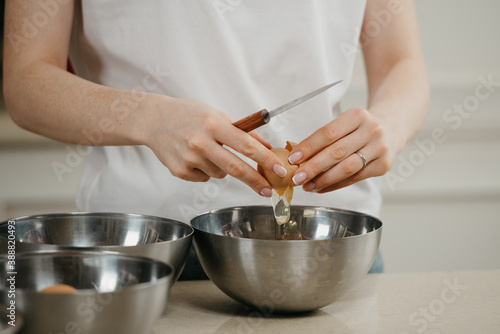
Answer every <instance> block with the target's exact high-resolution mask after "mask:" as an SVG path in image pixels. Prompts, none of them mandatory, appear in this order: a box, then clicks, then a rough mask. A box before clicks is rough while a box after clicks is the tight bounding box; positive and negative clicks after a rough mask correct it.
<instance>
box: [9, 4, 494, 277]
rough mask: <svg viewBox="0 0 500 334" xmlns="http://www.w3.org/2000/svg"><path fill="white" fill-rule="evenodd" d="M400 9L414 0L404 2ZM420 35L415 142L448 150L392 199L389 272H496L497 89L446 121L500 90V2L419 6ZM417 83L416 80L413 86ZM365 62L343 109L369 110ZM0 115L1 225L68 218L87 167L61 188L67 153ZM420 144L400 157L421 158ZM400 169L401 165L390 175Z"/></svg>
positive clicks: (388, 200) (388, 203)
mask: <svg viewBox="0 0 500 334" xmlns="http://www.w3.org/2000/svg"><path fill="white" fill-rule="evenodd" d="M402 1H403V3H404V2H405V1H408V0H402ZM415 4H416V6H417V10H418V18H419V23H420V31H421V36H422V41H423V46H424V53H425V58H426V63H427V67H428V72H429V77H430V81H431V86H432V101H431V106H430V111H429V116H428V118H427V120H426V123H425V125H424V127H423V129H422V131H421V132H420V134H419V135H418V137H417V138H419V139H420V140H421V141H422V140H425V139H428V138H431V137H430V133H431V132H432V130H433V129H435V128H438V127H439V128H442V129H444V130H445V131H446V133H447V136H448V137H447V140H446V141H445V142H444V143H440V144H437V145H436V147H435V150H434V151H433V152H432V153H430V154H428V155H427V154H425V153H424V159H423V160H422V163H421V165H418V166H415V168H414V170H413V171H411V172H408V173H407V174H408V175H407V174H404V175H405V176H404V178H403V179H404V182H402V183H397V184H395V185H394V187H393V188H394V189H391V187H390V186H389V183H388V182H387V181H383V185H384V194H385V203H384V207H383V213H382V220H383V222H384V233H383V238H382V239H383V240H382V250H383V252H384V256H385V260H386V269H387V271H388V272H401V271H430V270H461V269H492V268H496V269H499V268H500V242H498V241H497V236H498V235H500V177H499V176H498V173H499V172H500V112H499V106H500V88H499V89H498V91H496V92H495V93H494V94H493V95H492V96H491V97H490V98H489V99H487V100H485V101H482V102H481V104H480V106H479V107H478V108H477V110H475V111H474V112H473V113H471V116H470V117H469V118H467V119H463V122H462V124H461V126H460V127H458V129H456V130H453V129H452V128H451V125H452V124H450V123H447V122H445V121H444V120H443V114H444V113H445V111H446V110H447V109H448V108H450V107H452V106H453V104H454V103H462V102H463V101H464V99H466V98H467V97H468V96H470V95H473V94H474V90H475V87H476V85H477V84H478V77H479V76H483V77H487V76H488V75H490V74H491V75H493V77H494V79H495V81H497V82H498V81H500V40H499V37H498V33H499V32H500V20H498V17H497V15H498V13H500V1H497V0H477V1H470V0H433V1H430V0H418V1H415ZM408 80H411V78H408ZM364 86H365V80H364V73H363V67H362V64H361V62H360V61H358V63H357V68H356V72H355V76H354V80H353V83H352V87H351V90H350V92H349V94H348V96H347V97H346V98H345V99H344V101H343V106H344V107H349V106H364V105H365V101H366V95H365V93H364V89H365V87H364ZM5 116H6V115H5V114H3V115H1V113H0V175H1V178H0V219H6V218H9V217H17V216H21V215H26V214H34V213H45V212H56V211H72V210H75V206H74V204H73V203H74V193H75V190H76V187H77V184H78V179H79V175H80V173H81V165H78V166H76V168H74V171H73V172H72V173H68V174H65V175H64V178H63V180H62V182H59V180H58V179H57V176H56V174H55V173H54V171H53V169H52V167H51V163H52V162H54V161H58V162H61V163H64V162H65V158H66V155H67V151H66V147H67V146H66V145H63V144H59V145H54V144H52V143H49V142H48V141H47V140H41V139H40V138H39V137H37V136H35V135H30V134H27V133H25V132H22V131H20V130H18V129H16V128H15V127H14V126H12V124H11V123H9V122H8V121H7V120H5ZM419 151H422V150H421V149H420V148H419V147H418V146H417V145H416V144H415V143H412V144H410V145H409V146H408V147H407V148H406V149H405V151H404V152H403V153H402V154H401V157H402V158H404V159H405V160H409V159H410V157H413V159H415V158H417V157H419V156H422V154H421V153H419ZM399 168H402V167H401V164H397V165H396V166H394V168H393V172H395V173H398V169H399Z"/></svg>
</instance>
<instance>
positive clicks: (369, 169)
mask: <svg viewBox="0 0 500 334" xmlns="http://www.w3.org/2000/svg"><path fill="white" fill-rule="evenodd" d="M374 162H375V161H374ZM376 169H377V167H376V165H375V164H374V163H372V164H371V165H366V167H365V168H363V169H361V170H360V171H359V172H357V173H356V174H354V175H352V176H350V177H348V178H346V179H344V180H342V181H340V182H337V183H335V184H332V185H330V186H328V187H325V188H323V189H321V190H318V191H317V193H319V194H324V193H327V192H331V191H334V190H338V189H342V188H345V187H347V186H350V185H352V184H354V183H357V182H359V181H362V180H364V179H367V178H369V177H372V176H374V174H376V173H375V171H376Z"/></svg>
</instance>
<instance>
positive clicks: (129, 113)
mask: <svg viewBox="0 0 500 334" xmlns="http://www.w3.org/2000/svg"><path fill="white" fill-rule="evenodd" d="M5 72H6V73H5V77H6V80H5V81H4V92H5V100H6V105H7V110H8V111H9V114H10V115H11V117H12V119H13V120H14V121H15V122H16V123H17V124H18V125H19V126H21V127H22V128H24V129H26V130H29V131H32V132H35V133H38V134H40V135H43V136H46V137H49V138H52V139H55V140H58V141H62V142H67V143H73V144H82V145H134V144H140V143H142V138H141V137H142V135H143V133H142V132H141V130H140V129H141V122H143V121H144V119H141V115H143V114H144V109H146V108H147V106H146V103H147V102H146V101H149V103H150V102H151V97H150V98H149V99H145V95H146V94H147V93H138V92H133V91H126V90H118V89H113V88H109V87H105V86H102V85H98V84H95V83H92V82H89V81H87V80H84V79H81V78H79V77H77V76H75V75H73V74H71V73H68V72H67V71H65V70H63V69H61V68H59V67H57V66H55V65H53V64H51V63H50V62H44V61H34V62H31V63H29V64H27V65H25V66H23V67H18V68H11V69H6V71H5ZM149 95H153V94H149Z"/></svg>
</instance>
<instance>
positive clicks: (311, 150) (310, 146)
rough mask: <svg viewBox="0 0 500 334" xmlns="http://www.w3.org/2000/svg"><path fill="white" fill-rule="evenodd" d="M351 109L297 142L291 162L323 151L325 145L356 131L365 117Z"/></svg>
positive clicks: (299, 160) (305, 158) (303, 159)
mask: <svg viewBox="0 0 500 334" xmlns="http://www.w3.org/2000/svg"><path fill="white" fill-rule="evenodd" d="M350 110H353V109H350ZM350 110H348V111H345V112H344V113H342V114H341V115H340V116H339V117H337V118H336V119H335V120H333V121H331V122H330V123H328V124H326V125H325V126H323V127H321V128H320V129H318V130H317V131H315V132H314V133H313V134H312V135H310V136H309V137H307V138H306V139H304V140H303V141H301V142H300V143H299V144H297V146H295V147H294V149H293V150H292V151H291V152H290V159H289V160H290V163H292V164H297V163H302V162H304V161H306V160H308V159H309V158H310V157H311V156H313V155H315V154H316V153H318V152H319V151H321V150H322V149H323V148H324V147H326V146H328V145H330V144H332V143H334V142H335V141H337V140H339V139H340V138H342V137H345V136H346V135H348V134H349V133H351V132H353V131H355V130H356V129H357V128H358V127H359V126H360V124H361V122H362V120H363V118H362V117H357V115H356V114H355V112H353V111H350Z"/></svg>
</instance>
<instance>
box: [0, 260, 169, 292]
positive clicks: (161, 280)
mask: <svg viewBox="0 0 500 334" xmlns="http://www.w3.org/2000/svg"><path fill="white" fill-rule="evenodd" d="M50 255H82V256H85V255H89V256H98V257H101V256H111V257H114V258H125V259H127V260H135V261H142V262H149V263H153V264H155V265H159V266H166V267H167V268H168V269H169V270H170V272H169V273H168V274H167V275H165V276H163V277H161V278H159V279H157V280H155V281H149V282H142V283H135V284H133V285H130V286H124V287H120V288H118V289H115V290H112V291H98V290H96V289H90V288H89V289H76V291H75V292H74V293H71V294H68V293H51V294H46V295H48V296H51V295H65V296H82V295H83V296H88V295H102V294H114V293H121V292H123V291H125V290H127V291H132V290H139V289H145V288H148V287H153V286H157V285H160V284H167V286H168V288H170V287H169V286H170V284H169V283H168V282H169V281H171V280H173V279H174V277H175V273H176V270H175V268H174V266H172V265H171V264H169V263H166V262H163V261H159V260H156V259H153V258H149V257H145V256H138V255H131V254H127V253H121V252H113V251H96V250H91V251H89V250H36V251H27V252H21V253H18V254H16V259H15V261H18V260H19V259H22V258H32V257H38V256H41V257H43V256H50ZM4 261H5V262H6V261H8V258H7V254H0V263H2V262H4ZM16 274H17V275H19V272H17V273H16ZM61 284H64V283H61ZM17 292H21V293H24V294H26V293H28V294H29V293H33V294H40V291H37V290H35V289H22V288H18V287H16V293H17Z"/></svg>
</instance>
